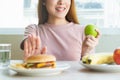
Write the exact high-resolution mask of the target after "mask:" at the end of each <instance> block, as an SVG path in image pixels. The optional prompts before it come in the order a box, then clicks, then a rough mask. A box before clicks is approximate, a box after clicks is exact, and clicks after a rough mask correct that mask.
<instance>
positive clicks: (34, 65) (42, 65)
mask: <svg viewBox="0 0 120 80" xmlns="http://www.w3.org/2000/svg"><path fill="white" fill-rule="evenodd" d="M24 67H25V68H46V67H52V68H54V67H55V62H54V61H50V62H41V63H27V64H26V65H25V66H24Z"/></svg>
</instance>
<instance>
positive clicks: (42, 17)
mask: <svg viewBox="0 0 120 80" xmlns="http://www.w3.org/2000/svg"><path fill="white" fill-rule="evenodd" d="M44 3H45V0H39V1H38V24H43V23H45V22H47V20H48V12H47V9H46V7H45V5H43V4H44ZM66 20H67V21H69V22H74V23H76V24H79V21H78V18H77V14H76V8H75V2H74V0H71V6H70V10H69V11H68V13H67V15H66Z"/></svg>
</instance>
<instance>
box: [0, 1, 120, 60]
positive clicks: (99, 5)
mask: <svg viewBox="0 0 120 80" xmlns="http://www.w3.org/2000/svg"><path fill="white" fill-rule="evenodd" d="M37 2H38V0H0V43H11V44H12V59H22V57H23V51H22V50H21V49H20V42H21V40H22V39H23V34H24V28H25V27H26V26H27V25H29V24H37V11H36V10H37V9H36V8H37ZM75 3H76V9H77V15H78V18H79V21H80V24H81V25H87V24H94V25H96V26H97V27H98V28H99V29H100V32H101V33H102V36H101V39H100V42H99V45H98V46H97V47H96V52H113V51H114V49H115V48H117V47H119V46H120V0H75Z"/></svg>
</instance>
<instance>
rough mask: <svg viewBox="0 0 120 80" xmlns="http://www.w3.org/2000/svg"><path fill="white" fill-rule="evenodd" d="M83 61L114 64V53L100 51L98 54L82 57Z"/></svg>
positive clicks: (93, 63) (92, 63) (86, 62)
mask: <svg viewBox="0 0 120 80" xmlns="http://www.w3.org/2000/svg"><path fill="white" fill-rule="evenodd" d="M82 62H83V63H84V64H91V65H95V64H112V63H114V60H113V53H98V54H89V55H85V56H83V57H82Z"/></svg>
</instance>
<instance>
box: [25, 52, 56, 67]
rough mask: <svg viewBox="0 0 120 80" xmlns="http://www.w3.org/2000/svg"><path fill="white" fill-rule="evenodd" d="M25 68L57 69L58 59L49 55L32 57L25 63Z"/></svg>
mask: <svg viewBox="0 0 120 80" xmlns="http://www.w3.org/2000/svg"><path fill="white" fill-rule="evenodd" d="M24 67H25V68H55V67H56V57H55V56H53V55H48V54H39V55H34V56H30V57H28V58H27V60H26V61H25V63H24Z"/></svg>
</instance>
